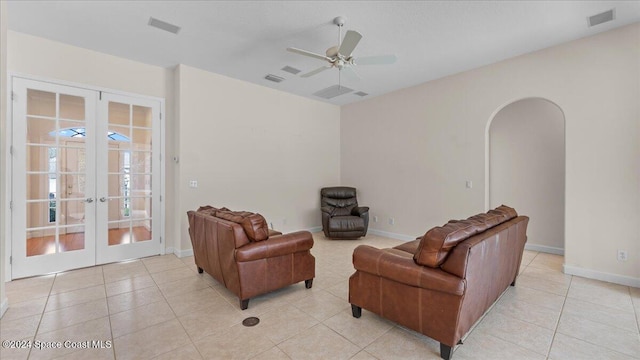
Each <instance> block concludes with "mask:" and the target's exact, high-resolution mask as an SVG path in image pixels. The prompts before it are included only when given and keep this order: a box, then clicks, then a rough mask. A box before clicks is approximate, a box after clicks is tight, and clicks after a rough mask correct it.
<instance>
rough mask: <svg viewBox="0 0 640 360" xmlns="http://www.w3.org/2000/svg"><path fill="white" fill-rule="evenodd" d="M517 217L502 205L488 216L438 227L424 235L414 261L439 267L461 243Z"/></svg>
mask: <svg viewBox="0 0 640 360" xmlns="http://www.w3.org/2000/svg"><path fill="white" fill-rule="evenodd" d="M517 216H518V214H517V213H516V211H515V210H514V209H512V208H510V207H508V206H505V205H501V206H499V207H498V208H496V209H493V210H489V211H488V212H487V213H486V214H478V215H474V216H472V217H470V218H468V219H466V220H451V221H449V222H448V223H446V224H445V225H443V226H436V227H434V228H432V229H430V230H429V231H427V233H426V234H424V236H423V237H422V239H421V240H420V245H418V249H417V250H416V253H415V254H414V256H413V259H414V261H415V262H416V263H417V264H420V265H424V266H429V267H433V268H436V267H439V266H440V265H441V264H442V263H443V262H444V261H445V260H446V258H447V255H449V252H450V251H451V249H452V248H454V247H455V246H456V245H457V244H459V243H460V242H462V241H464V240H466V239H468V238H470V237H472V236H473V235H475V234H478V233H481V232H483V231H486V230H487V229H490V228H492V227H494V226H496V225H499V224H502V223H504V222H507V221H509V220H511V219H514V218H516V217H517Z"/></svg>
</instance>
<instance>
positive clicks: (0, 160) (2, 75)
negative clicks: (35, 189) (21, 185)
mask: <svg viewBox="0 0 640 360" xmlns="http://www.w3.org/2000/svg"><path fill="white" fill-rule="evenodd" d="M8 20H9V18H8V16H7V3H6V2H5V1H0V169H1V170H0V239H1V240H0V262H2V265H0V317H2V315H4V312H5V311H6V310H7V306H8V305H9V303H8V300H7V296H6V294H5V291H4V270H5V264H4V260H5V257H4V251H5V244H6V238H7V231H6V229H7V228H6V226H5V224H6V221H5V220H6V219H5V216H6V215H7V214H6V209H7V191H6V190H7V189H6V185H7V182H8V180H9V178H8V176H9V174H8V172H7V171H5V169H6V166H7V165H6V156H7V153H6V148H7V139H8V137H7V113H6V112H7V92H6V89H7V22H8Z"/></svg>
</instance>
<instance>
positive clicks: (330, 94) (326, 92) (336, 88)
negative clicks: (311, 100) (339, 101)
mask: <svg viewBox="0 0 640 360" xmlns="http://www.w3.org/2000/svg"><path fill="white" fill-rule="evenodd" d="M352 91H353V89H349V88H348V87H345V86H340V85H333V86H329V87H328V88H326V89H322V90H320V91H316V92H314V93H313V95H315V96H317V97H321V98H323V99H331V98H334V97H336V96H340V95H344V94H346V93H350V92H352Z"/></svg>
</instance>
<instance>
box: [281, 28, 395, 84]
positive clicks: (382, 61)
mask: <svg viewBox="0 0 640 360" xmlns="http://www.w3.org/2000/svg"><path fill="white" fill-rule="evenodd" d="M346 20H347V19H346V18H344V17H342V16H338V17H336V18H335V19H333V23H334V24H335V25H337V26H338V29H339V30H338V45H337V46H332V47H330V48H329V49H327V51H326V52H325V55H322V54H317V53H314V52H311V51H307V50H302V49H298V48H294V47H290V48H287V51H290V52H292V53H295V54H300V55H304V56H309V57H312V58H316V59H319V60H325V61H326V62H328V64H326V65H325V66H322V67H319V68H317V69H315V70H313V71H310V72H308V73H306V74H302V75H300V76H301V77H303V78H308V77H310V76H313V75H316V74H319V73H321V72H323V71H325V70H328V69H331V68H337V69H338V70H340V72H339V73H338V74H339V75H338V83H340V74H342V72H343V71H344V73H345V75H346V76H348V77H351V78H355V79H359V76H358V75H357V73H356V72H355V70H354V68H353V67H354V66H356V65H357V66H360V65H387V64H393V63H395V62H396V59H397V58H396V56H395V55H380V56H366V57H357V58H356V57H353V56H352V53H353V50H354V49H355V48H356V46H357V45H358V43H359V42H360V39H362V35H361V34H360V33H359V32H357V31H354V30H348V31H347V33H346V34H345V36H344V39H343V40H342V41H340V40H341V39H342V27H343V26H344V24H345V22H346Z"/></svg>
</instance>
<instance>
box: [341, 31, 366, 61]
mask: <svg viewBox="0 0 640 360" xmlns="http://www.w3.org/2000/svg"><path fill="white" fill-rule="evenodd" d="M360 39H362V35H360V33H359V32H357V31H353V30H349V31H347V34H346V35H345V36H344V40H342V44H340V49H338V52H339V53H340V54H341V55H343V56H344V57H345V58H348V57H349V56H351V53H352V52H353V49H355V48H356V46H357V45H358V43H359V42H360Z"/></svg>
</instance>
